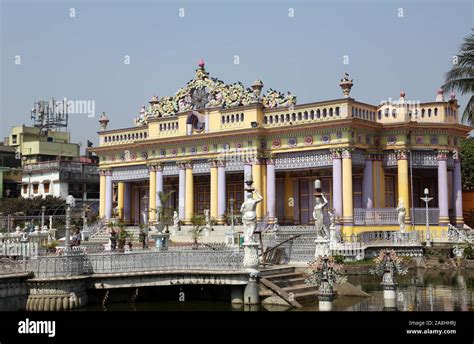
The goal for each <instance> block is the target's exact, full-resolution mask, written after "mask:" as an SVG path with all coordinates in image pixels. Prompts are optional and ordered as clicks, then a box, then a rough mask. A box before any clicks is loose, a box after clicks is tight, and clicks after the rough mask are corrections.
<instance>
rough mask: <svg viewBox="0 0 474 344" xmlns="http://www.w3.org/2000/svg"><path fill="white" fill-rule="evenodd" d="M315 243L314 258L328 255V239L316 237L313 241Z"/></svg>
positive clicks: (329, 253)
mask: <svg viewBox="0 0 474 344" xmlns="http://www.w3.org/2000/svg"><path fill="white" fill-rule="evenodd" d="M314 242H315V243H316V250H315V252H314V258H318V257H320V256H321V257H323V256H330V255H331V250H330V248H329V240H328V239H316V240H315V241H314Z"/></svg>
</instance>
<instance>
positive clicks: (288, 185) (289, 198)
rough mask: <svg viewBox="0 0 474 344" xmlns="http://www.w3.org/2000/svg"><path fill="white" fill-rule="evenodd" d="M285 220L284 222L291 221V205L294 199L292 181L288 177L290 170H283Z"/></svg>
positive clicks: (292, 205)
mask: <svg viewBox="0 0 474 344" xmlns="http://www.w3.org/2000/svg"><path fill="white" fill-rule="evenodd" d="M284 183H285V184H284V185H285V221H284V223H285V224H287V223H290V222H291V223H293V207H294V204H295V200H294V199H293V197H294V195H293V181H292V180H291V178H290V172H285V182H284ZM282 223H283V222H282Z"/></svg>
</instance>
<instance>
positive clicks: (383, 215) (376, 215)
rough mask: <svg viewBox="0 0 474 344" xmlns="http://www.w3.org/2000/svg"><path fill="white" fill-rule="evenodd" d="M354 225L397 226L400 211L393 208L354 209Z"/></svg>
mask: <svg viewBox="0 0 474 344" xmlns="http://www.w3.org/2000/svg"><path fill="white" fill-rule="evenodd" d="M354 224H355V225H359V226H361V225H362V226H363V225H396V224H398V211H397V210H396V209H393V208H373V209H363V208H354Z"/></svg>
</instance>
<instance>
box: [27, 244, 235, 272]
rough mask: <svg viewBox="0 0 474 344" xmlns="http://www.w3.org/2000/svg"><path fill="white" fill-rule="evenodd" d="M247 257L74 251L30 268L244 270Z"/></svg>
mask: <svg viewBox="0 0 474 344" xmlns="http://www.w3.org/2000/svg"><path fill="white" fill-rule="evenodd" d="M243 257H244V255H243V251H227V250H225V251H218V250H186V251H155V250H149V251H148V250H147V251H141V252H129V253H100V254H84V253H83V252H71V253H68V254H67V255H62V256H43V257H37V258H36V259H31V260H30V261H29V265H28V269H29V270H30V271H31V272H33V273H34V276H35V277H36V278H51V277H68V276H80V275H90V274H111V273H133V272H145V271H243V270H244V268H243Z"/></svg>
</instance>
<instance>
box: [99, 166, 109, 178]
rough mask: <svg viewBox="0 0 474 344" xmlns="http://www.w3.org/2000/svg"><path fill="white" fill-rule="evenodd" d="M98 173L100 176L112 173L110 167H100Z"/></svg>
mask: <svg viewBox="0 0 474 344" xmlns="http://www.w3.org/2000/svg"><path fill="white" fill-rule="evenodd" d="M99 175H100V176H111V175H112V170H111V169H110V168H101V169H99Z"/></svg>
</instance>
